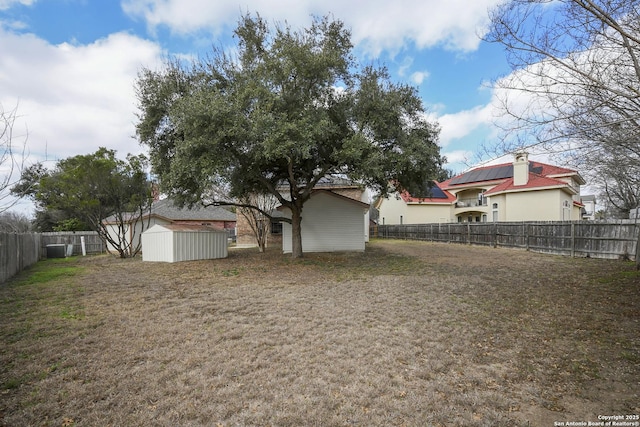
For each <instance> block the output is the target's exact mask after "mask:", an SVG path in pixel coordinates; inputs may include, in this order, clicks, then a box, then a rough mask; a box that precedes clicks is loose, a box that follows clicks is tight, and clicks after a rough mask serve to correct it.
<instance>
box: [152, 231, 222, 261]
mask: <svg viewBox="0 0 640 427" xmlns="http://www.w3.org/2000/svg"><path fill="white" fill-rule="evenodd" d="M227 236H228V234H227V232H226V231H223V230H218V229H215V228H212V227H207V226H204V225H184V224H163V225H161V224H156V225H154V226H153V227H151V228H149V229H148V230H147V231H145V232H144V233H142V260H143V261H159V262H179V261H194V260H199V259H215V258H226V257H227V255H228V250H227Z"/></svg>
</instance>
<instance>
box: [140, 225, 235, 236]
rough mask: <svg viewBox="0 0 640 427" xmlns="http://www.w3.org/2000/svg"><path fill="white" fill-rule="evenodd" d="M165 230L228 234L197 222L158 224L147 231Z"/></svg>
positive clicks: (157, 231) (159, 231)
mask: <svg viewBox="0 0 640 427" xmlns="http://www.w3.org/2000/svg"><path fill="white" fill-rule="evenodd" d="M164 230H169V231H188V232H192V233H224V234H227V232H226V231H223V230H219V229H217V228H215V227H209V226H207V225H196V224H156V225H154V226H153V227H151V228H149V229H148V230H147V231H145V233H161V232H163V231H164Z"/></svg>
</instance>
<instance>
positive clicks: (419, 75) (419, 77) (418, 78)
mask: <svg viewBox="0 0 640 427" xmlns="http://www.w3.org/2000/svg"><path fill="white" fill-rule="evenodd" d="M428 77H429V72H428V71H416V72H415V73H413V74H411V81H412V82H413V83H415V84H416V85H421V84H422V82H423V81H424V80H425V79H426V78H428Z"/></svg>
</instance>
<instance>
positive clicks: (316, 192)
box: [276, 189, 370, 211]
mask: <svg viewBox="0 0 640 427" xmlns="http://www.w3.org/2000/svg"><path fill="white" fill-rule="evenodd" d="M318 194H327V195H329V196H332V197H335V198H337V199H340V200H342V201H345V202H348V203H352V204H355V205H357V206H359V207H361V208H362V209H364V210H368V209H369V207H370V205H369V203H365V202H361V201H360V200H356V199H352V198H351V197H347V196H343V195H342V194H338V193H334V192H333V191H330V190H322V189H319V190H313V191H312V192H311V197H313V196H315V195H318ZM276 209H277V210H279V211H281V210H284V209H287V207H286V206H283V205H280V206H278V207H277V208H276Z"/></svg>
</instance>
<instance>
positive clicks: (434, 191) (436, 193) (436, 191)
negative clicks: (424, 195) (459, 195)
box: [428, 185, 447, 199]
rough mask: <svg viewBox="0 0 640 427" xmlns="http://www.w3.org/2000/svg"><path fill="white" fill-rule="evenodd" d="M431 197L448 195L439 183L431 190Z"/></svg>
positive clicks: (437, 197) (443, 197) (436, 197)
mask: <svg viewBox="0 0 640 427" xmlns="http://www.w3.org/2000/svg"><path fill="white" fill-rule="evenodd" d="M428 191H429V197H430V198H432V199H446V198H447V195H446V194H444V191H442V190H441V189H440V187H438V186H437V185H434V186H433V187H431V188H430V189H429V190H428Z"/></svg>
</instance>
